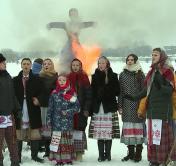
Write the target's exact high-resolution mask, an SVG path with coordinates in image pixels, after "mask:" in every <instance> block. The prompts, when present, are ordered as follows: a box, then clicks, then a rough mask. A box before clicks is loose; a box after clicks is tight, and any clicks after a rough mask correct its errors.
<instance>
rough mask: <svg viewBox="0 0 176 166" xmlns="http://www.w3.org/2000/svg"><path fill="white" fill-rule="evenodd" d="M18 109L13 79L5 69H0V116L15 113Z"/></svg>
mask: <svg viewBox="0 0 176 166" xmlns="http://www.w3.org/2000/svg"><path fill="white" fill-rule="evenodd" d="M19 109H20V107H19V104H18V102H17V100H16V97H15V93H14V86H13V80H12V78H11V76H10V75H9V73H8V72H7V71H6V70H0V116H1V115H3V116H8V115H10V114H12V112H13V113H14V114H17V111H18V110H19Z"/></svg>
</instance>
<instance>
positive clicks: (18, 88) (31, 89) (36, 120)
mask: <svg viewBox="0 0 176 166" xmlns="http://www.w3.org/2000/svg"><path fill="white" fill-rule="evenodd" d="M22 77H23V74H22V71H21V72H20V73H19V75H18V76H17V77H14V79H13V81H14V88H15V95H16V97H17V100H18V102H19V104H20V106H21V108H23V101H24V88H23V82H22ZM40 93H41V82H40V80H39V78H38V77H37V76H34V75H33V74H32V72H31V71H30V73H29V80H28V81H27V82H26V101H27V108H28V114H29V123H30V128H31V129H37V128H40V127H41V126H42V122H41V111H40V107H39V106H35V105H34V104H33V100H32V98H33V97H38V96H39V95H40ZM21 111H22V109H21ZM15 120H16V127H17V129H20V128H21V119H20V118H18V117H17V116H15Z"/></svg>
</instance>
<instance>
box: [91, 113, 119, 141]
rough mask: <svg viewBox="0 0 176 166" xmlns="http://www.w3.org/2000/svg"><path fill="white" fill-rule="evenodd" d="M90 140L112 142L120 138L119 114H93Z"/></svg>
mask: <svg viewBox="0 0 176 166" xmlns="http://www.w3.org/2000/svg"><path fill="white" fill-rule="evenodd" d="M89 138H93V139H104V140H110V139H113V138H120V129H119V119H118V114H117V113H102V112H99V113H98V114H93V116H92V118H91V122H90V125H89Z"/></svg>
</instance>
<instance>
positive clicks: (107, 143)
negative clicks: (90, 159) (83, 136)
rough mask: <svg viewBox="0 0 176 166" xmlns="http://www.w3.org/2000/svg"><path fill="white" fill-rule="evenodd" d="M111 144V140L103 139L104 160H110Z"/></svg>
mask: <svg viewBox="0 0 176 166" xmlns="http://www.w3.org/2000/svg"><path fill="white" fill-rule="evenodd" d="M111 146H112V140H106V141H105V160H106V159H107V160H108V161H111Z"/></svg>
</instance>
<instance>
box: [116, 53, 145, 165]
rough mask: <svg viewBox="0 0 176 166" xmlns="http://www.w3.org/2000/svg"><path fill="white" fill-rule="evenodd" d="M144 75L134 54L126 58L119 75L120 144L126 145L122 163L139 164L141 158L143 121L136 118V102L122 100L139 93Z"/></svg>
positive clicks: (143, 139) (143, 131)
mask: <svg viewBox="0 0 176 166" xmlns="http://www.w3.org/2000/svg"><path fill="white" fill-rule="evenodd" d="M144 79H145V75H144V73H143V72H142V67H141V65H140V63H139V62H138V57H137V56H136V55H135V54H130V55H128V56H127V58H126V65H125V67H124V70H123V71H122V72H121V73H120V75H119V82H120V90H121V93H120V96H119V102H118V103H119V111H120V113H121V114H122V121H123V127H122V136H121V142H122V143H124V144H125V145H127V147H128V155H127V156H125V157H124V158H123V159H122V161H128V160H129V159H131V160H134V161H135V162H139V161H140V160H141V158H142V156H141V153H142V149H143V147H142V144H143V143H144V141H145V136H144V133H145V130H144V120H143V119H141V118H139V117H138V114H137V108H138V104H139V102H138V101H130V100H127V99H125V98H123V96H124V94H127V93H128V94H133V95H134V94H136V93H139V92H140V91H141V90H142V89H143V87H144Z"/></svg>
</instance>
